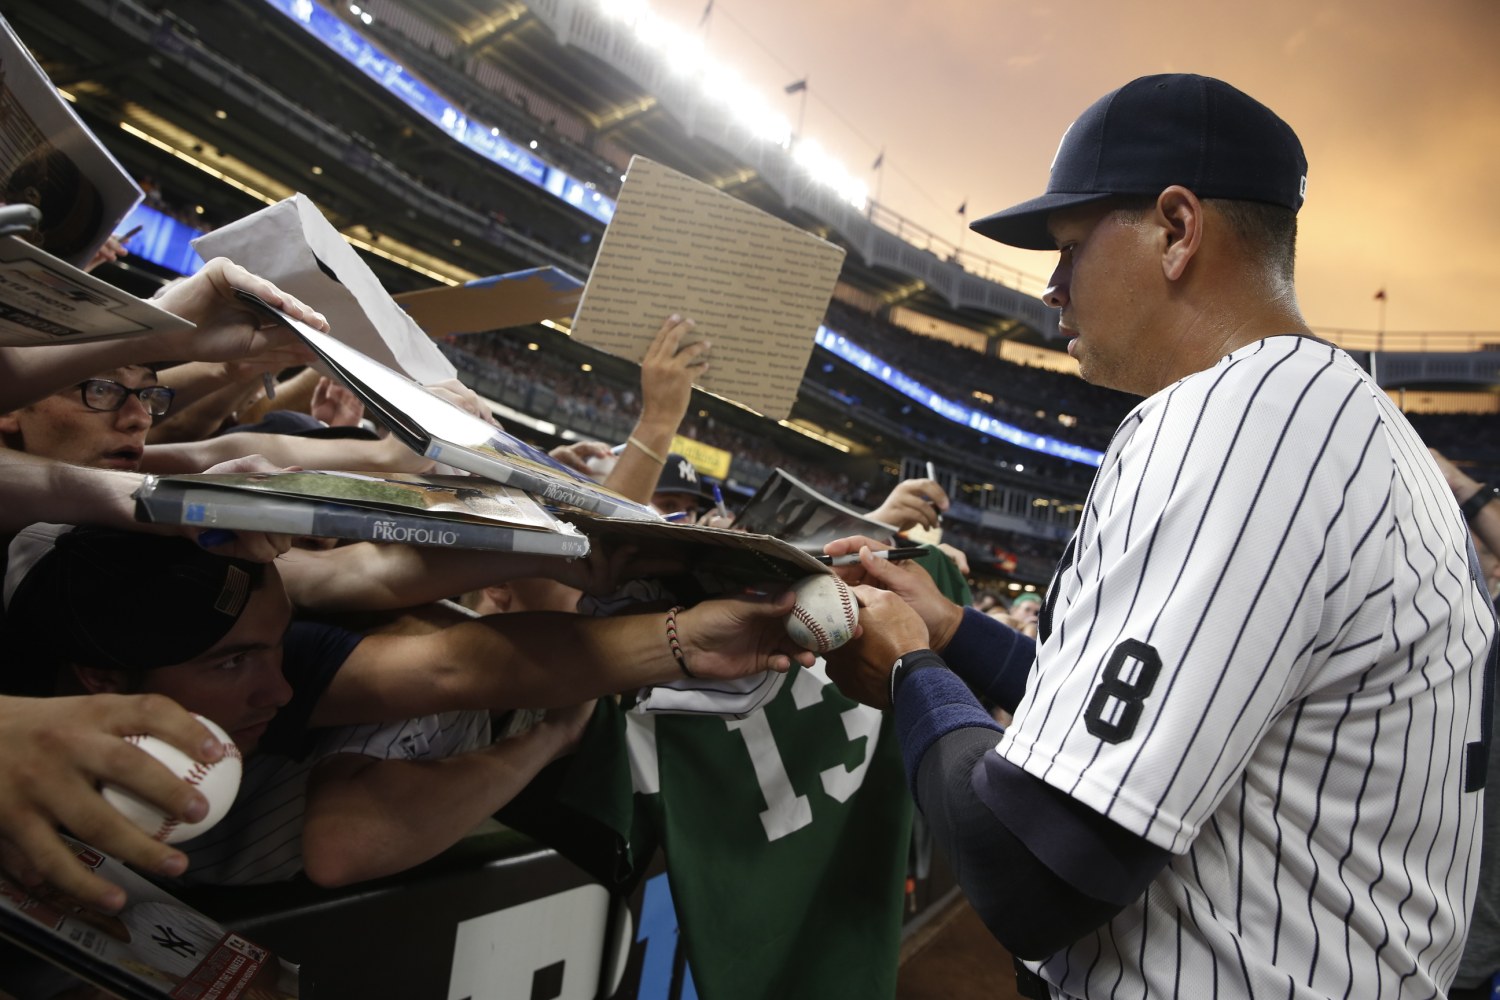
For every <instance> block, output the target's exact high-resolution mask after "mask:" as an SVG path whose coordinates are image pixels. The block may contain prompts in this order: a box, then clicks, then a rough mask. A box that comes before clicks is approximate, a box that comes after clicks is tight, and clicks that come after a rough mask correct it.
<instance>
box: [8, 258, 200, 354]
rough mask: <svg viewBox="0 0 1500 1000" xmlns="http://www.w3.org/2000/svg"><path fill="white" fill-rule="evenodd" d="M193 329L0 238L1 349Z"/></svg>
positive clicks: (68, 266)
mask: <svg viewBox="0 0 1500 1000" xmlns="http://www.w3.org/2000/svg"><path fill="white" fill-rule="evenodd" d="M192 326H193V324H192V323H189V322H188V321H187V320H185V319H183V318H182V317H180V316H174V315H172V314H171V313H169V312H167V311H166V310H164V309H158V308H157V307H156V306H154V305H152V304H151V303H149V302H147V301H146V300H144V299H138V298H136V297H135V296H134V295H131V294H130V293H129V292H125V291H122V290H121V289H118V288H116V287H114V286H113V285H110V284H106V283H105V282H103V281H100V280H99V279H98V278H96V277H94V276H93V275H92V274H88V273H86V272H84V271H80V270H79V269H78V268H76V267H74V266H73V265H71V264H69V263H68V262H67V261H65V260H59V259H58V258H56V257H54V256H52V255H51V254H49V253H47V252H46V251H45V250H39V249H37V248H36V247H34V246H32V245H31V244H30V243H27V242H26V241H25V240H22V239H20V238H19V237H16V236H3V237H0V346H5V347H25V346H28V345H31V344H82V343H87V342H88V341H92V340H113V339H116V338H119V337H131V336H135V335H137V334H143V333H171V332H172V331H174V330H189V329H192Z"/></svg>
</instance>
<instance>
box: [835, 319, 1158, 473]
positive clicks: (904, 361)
mask: <svg viewBox="0 0 1500 1000" xmlns="http://www.w3.org/2000/svg"><path fill="white" fill-rule="evenodd" d="M826 323H827V325H828V327H829V328H830V329H832V330H836V331H837V332H839V333H842V334H844V335H845V336H847V337H849V338H850V339H852V340H853V341H855V342H856V343H857V344H859V346H861V347H863V348H865V350H867V351H870V352H871V353H872V354H875V355H877V356H878V357H880V358H881V359H882V360H884V361H888V362H890V363H892V364H894V365H896V366H897V367H900V368H902V369H903V370H905V371H906V372H907V373H908V374H910V375H913V376H915V377H917V378H919V379H921V380H923V381H924V382H925V383H926V384H928V385H929V386H930V387H931V388H933V389H936V390H938V391H940V392H943V393H945V394H946V395H948V397H949V398H950V399H953V400H954V401H956V402H960V403H963V404H965V405H966V406H969V407H970V408H972V409H977V410H980V411H983V412H988V413H990V414H991V415H993V416H995V417H997V418H999V419H1001V420H1003V421H1005V422H1007V423H1010V424H1013V425H1015V426H1017V427H1020V428H1021V429H1023V430H1028V431H1032V432H1034V433H1037V434H1046V435H1048V436H1049V437H1056V438H1062V439H1064V440H1067V441H1069V442H1071V443H1073V444H1079V445H1083V446H1084V447H1088V448H1094V449H1096V450H1101V451H1102V450H1103V449H1104V447H1105V446H1106V445H1108V444H1109V438H1110V436H1111V435H1112V434H1113V433H1114V429H1115V427H1117V426H1118V425H1119V423H1120V420H1121V419H1122V418H1123V417H1124V416H1125V414H1126V413H1128V412H1129V411H1130V410H1131V408H1132V407H1134V406H1135V404H1136V403H1137V402H1138V400H1136V399H1135V398H1134V397H1131V396H1128V395H1126V394H1125V393H1122V392H1118V391H1116V390H1113V389H1104V388H1100V387H1098V386H1092V385H1089V384H1088V383H1087V382H1084V381H1083V380H1082V379H1079V378H1076V377H1074V376H1072V375H1065V374H1062V373H1060V372H1054V371H1050V370H1048V369H1045V368H1036V367H1033V366H1030V365H1019V364H1015V363H1013V362H1010V361H1006V360H1004V359H1002V358H998V357H994V356H991V355H986V354H981V353H980V352H978V351H976V350H973V349H971V348H968V347H962V346H960V345H958V344H954V343H950V342H949V341H946V340H942V339H940V338H937V337H929V336H925V335H923V334H919V333H914V332H912V331H910V330H906V329H903V328H902V327H899V326H897V325H895V324H894V323H890V322H887V321H885V320H883V319H881V318H879V317H877V316H873V315H870V314H869V313H866V312H863V311H861V310H859V309H856V308H854V307H853V306H851V305H849V304H848V303H845V302H840V301H839V300H837V299H835V300H834V301H833V302H832V303H831V304H830V306H829V310H828V319H827V321H826ZM955 373H962V379H961V380H960V379H956V378H955V377H954V376H955ZM976 388H977V389H980V390H982V391H984V392H985V393H986V394H988V395H990V396H993V397H994V400H993V402H988V403H987V402H985V401H983V400H980V399H976V398H975V397H974V396H973V392H974V390H975V389H976ZM1038 411H1040V412H1041V413H1042V414H1045V416H1043V415H1039V412H1038ZM1061 415H1068V416H1071V417H1073V418H1076V420H1077V423H1076V425H1073V426H1069V425H1067V424H1063V423H1060V422H1059V421H1058V417H1059V416H1061Z"/></svg>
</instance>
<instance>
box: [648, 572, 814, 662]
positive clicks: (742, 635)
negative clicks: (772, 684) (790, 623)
mask: <svg viewBox="0 0 1500 1000" xmlns="http://www.w3.org/2000/svg"><path fill="white" fill-rule="evenodd" d="M795 603H796V597H795V596H794V595H793V594H792V592H791V591H789V590H788V591H786V592H785V593H782V594H780V595H778V596H775V597H747V598H746V597H741V598H722V599H719V600H713V601H704V602H703V603H702V604H698V605H696V606H694V607H691V608H688V609H687V610H685V611H679V612H677V638H678V640H679V641H680V642H681V643H682V652H683V656H684V657H685V658H686V659H687V666H688V669H689V670H691V671H692V672H693V674H694V675H695V676H698V677H721V678H728V679H732V678H735V677H747V676H749V675H750V674H758V673H760V672H761V671H763V670H775V671H777V672H778V673H780V672H784V671H787V670H790V669H791V666H792V664H793V663H800V664H802V665H803V666H804V667H810V666H812V665H813V661H814V660H815V659H816V657H815V656H814V655H813V653H812V652H811V651H809V650H806V649H802V648H801V647H800V646H798V645H796V644H795V643H793V642H792V640H791V637H790V636H788V635H787V634H786V616H787V615H788V614H790V613H791V610H792V605H793V604H795Z"/></svg>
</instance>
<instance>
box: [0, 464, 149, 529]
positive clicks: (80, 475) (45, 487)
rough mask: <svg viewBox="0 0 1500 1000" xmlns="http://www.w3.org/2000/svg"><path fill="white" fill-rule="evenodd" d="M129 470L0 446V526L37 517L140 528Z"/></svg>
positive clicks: (134, 478)
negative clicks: (69, 461) (87, 465)
mask: <svg viewBox="0 0 1500 1000" xmlns="http://www.w3.org/2000/svg"><path fill="white" fill-rule="evenodd" d="M140 485H141V477H140V476H138V475H136V474H135V473H132V472H118V471H114V470H110V469H88V468H83V467H81V466H76V465H68V464H66V463H64V462H57V461H53V460H52V459H47V458H40V457H38V456H35V455H27V454H24V453H22V452H16V451H9V450H6V449H3V448H0V530H5V531H19V530H20V529H21V528H24V527H26V525H28V524H33V523H35V522H37V521H50V522H56V523H60V524H96V525H101V526H104V527H111V528H123V529H126V530H130V529H139V528H141V525H139V524H137V523H136V520H135V501H134V500H133V499H132V497H131V494H132V493H134V492H135V491H136V489H138V488H139V487H140Z"/></svg>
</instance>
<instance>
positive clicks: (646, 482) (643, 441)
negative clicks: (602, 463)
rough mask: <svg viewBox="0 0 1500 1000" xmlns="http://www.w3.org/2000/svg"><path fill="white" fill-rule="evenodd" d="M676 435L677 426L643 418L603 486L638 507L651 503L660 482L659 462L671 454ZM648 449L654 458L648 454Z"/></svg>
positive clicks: (660, 464) (660, 465)
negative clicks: (626, 498) (634, 502)
mask: <svg viewBox="0 0 1500 1000" xmlns="http://www.w3.org/2000/svg"><path fill="white" fill-rule="evenodd" d="M679 422H680V421H679ZM676 433H677V424H675V423H670V422H668V421H666V420H655V421H651V420H647V419H644V418H643V419H642V420H641V421H640V422H638V423H637V424H636V425H635V428H634V429H633V430H632V431H631V432H630V440H629V441H627V442H626V446H625V450H624V451H622V452H620V457H619V459H618V460H616V462H615V466H614V468H613V469H611V470H610V471H609V477H608V478H607V479H605V480H604V485H605V486H608V487H609V488H610V489H612V490H614V491H615V492H616V493H620V494H623V495H624V496H627V497H629V498H630V499H632V500H634V501H636V502H637V503H649V502H650V501H651V494H652V493H655V492H656V484H657V482H658V481H659V480H660V479H661V470H662V462H661V461H660V459H665V458H666V456H667V453H668V452H669V451H671V450H672V437H673V435H675V434H676ZM643 446H644V447H643ZM648 449H649V451H650V452H651V454H647V451H648Z"/></svg>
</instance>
